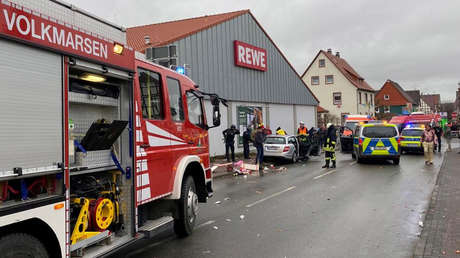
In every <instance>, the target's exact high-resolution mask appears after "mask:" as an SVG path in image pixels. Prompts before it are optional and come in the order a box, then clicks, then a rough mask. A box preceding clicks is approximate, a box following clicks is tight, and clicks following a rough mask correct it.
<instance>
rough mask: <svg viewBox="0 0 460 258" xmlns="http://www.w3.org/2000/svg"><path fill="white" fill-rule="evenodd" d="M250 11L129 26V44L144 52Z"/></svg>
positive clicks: (127, 31)
mask: <svg viewBox="0 0 460 258" xmlns="http://www.w3.org/2000/svg"><path fill="white" fill-rule="evenodd" d="M248 12H249V10H241V11H236V12H230V13H222V14H216V15H206V16H202V17H196V18H190V19H184V20H178V21H170V22H163V23H157V24H149V25H143V26H137V27H132V28H128V29H127V30H126V33H127V38H128V45H129V46H131V47H133V48H134V49H135V50H137V51H140V52H144V50H145V49H146V48H147V47H157V46H163V45H166V44H169V43H172V42H174V41H177V40H179V39H182V38H185V37H187V36H189V35H192V34H195V33H197V32H199V31H202V30H205V29H207V28H210V27H212V26H215V25H217V24H220V23H223V22H225V21H228V20H230V19H233V18H235V17H238V16H240V15H243V14H245V13H248ZM145 36H149V37H150V45H146V44H145V40H144V37H145Z"/></svg>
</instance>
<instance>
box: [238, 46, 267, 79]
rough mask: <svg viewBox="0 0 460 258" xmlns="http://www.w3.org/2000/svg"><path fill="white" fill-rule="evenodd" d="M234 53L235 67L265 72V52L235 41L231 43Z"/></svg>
mask: <svg viewBox="0 0 460 258" xmlns="http://www.w3.org/2000/svg"><path fill="white" fill-rule="evenodd" d="M233 47H234V51H235V65H236V66H241V67H246V68H250V69H255V70H259V71H264V72H265V71H267V51H266V50H265V49H263V48H259V47H256V46H253V45H249V44H247V43H244V42H241V41H238V40H235V41H234V42H233Z"/></svg>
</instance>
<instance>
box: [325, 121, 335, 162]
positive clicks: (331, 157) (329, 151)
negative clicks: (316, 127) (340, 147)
mask: <svg viewBox="0 0 460 258" xmlns="http://www.w3.org/2000/svg"><path fill="white" fill-rule="evenodd" d="M336 140H337V135H336V129H335V126H334V125H333V124H331V123H328V124H327V136H326V141H325V143H324V151H325V160H326V164H325V165H324V166H323V168H329V164H330V163H331V161H332V167H331V168H335V165H336V157H335V143H336Z"/></svg>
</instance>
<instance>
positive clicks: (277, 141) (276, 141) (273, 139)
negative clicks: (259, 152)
mask: <svg viewBox="0 0 460 258" xmlns="http://www.w3.org/2000/svg"><path fill="white" fill-rule="evenodd" d="M265 143H266V144H286V138H284V137H267V138H266V139H265Z"/></svg>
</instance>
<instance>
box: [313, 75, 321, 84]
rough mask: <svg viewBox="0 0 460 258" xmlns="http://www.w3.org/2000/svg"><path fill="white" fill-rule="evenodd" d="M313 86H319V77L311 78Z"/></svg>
mask: <svg viewBox="0 0 460 258" xmlns="http://www.w3.org/2000/svg"><path fill="white" fill-rule="evenodd" d="M311 85H319V76H312V77H311Z"/></svg>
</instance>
